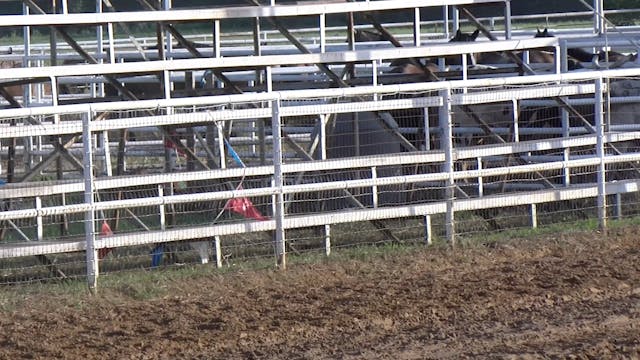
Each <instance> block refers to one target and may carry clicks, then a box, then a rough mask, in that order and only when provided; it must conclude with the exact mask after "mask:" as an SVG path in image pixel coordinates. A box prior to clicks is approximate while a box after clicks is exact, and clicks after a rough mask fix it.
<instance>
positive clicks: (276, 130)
mask: <svg viewBox="0 0 640 360" xmlns="http://www.w3.org/2000/svg"><path fill="white" fill-rule="evenodd" d="M271 110H272V116H271V132H272V135H273V182H274V186H275V187H276V188H277V193H276V195H275V196H274V199H275V203H274V214H273V217H274V219H275V222H276V230H275V239H274V240H275V242H276V266H278V268H280V269H283V270H284V269H286V268H287V261H286V254H285V234H284V193H283V191H282V187H283V185H284V177H283V174H282V132H281V130H282V129H281V126H280V125H281V124H280V99H276V100H273V101H272V102H271Z"/></svg>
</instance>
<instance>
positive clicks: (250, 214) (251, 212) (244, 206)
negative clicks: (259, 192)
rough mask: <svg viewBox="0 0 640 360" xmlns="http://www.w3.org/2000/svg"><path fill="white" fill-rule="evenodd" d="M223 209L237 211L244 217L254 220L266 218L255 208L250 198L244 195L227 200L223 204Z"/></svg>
mask: <svg viewBox="0 0 640 360" xmlns="http://www.w3.org/2000/svg"><path fill="white" fill-rule="evenodd" d="M224 208H225V209H228V210H231V211H233V212H234V213H238V214H240V215H242V216H244V217H246V218H250V219H256V220H260V221H262V220H266V219H267V218H266V217H264V216H262V214H260V211H258V209H256V207H255V206H254V205H253V203H252V202H251V200H249V198H246V197H241V198H234V199H230V200H229V201H227V203H226V204H225V206H224Z"/></svg>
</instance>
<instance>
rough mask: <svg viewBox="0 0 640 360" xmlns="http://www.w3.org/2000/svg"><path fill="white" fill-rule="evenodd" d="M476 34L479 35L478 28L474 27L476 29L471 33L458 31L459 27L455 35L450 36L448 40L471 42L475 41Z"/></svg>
mask: <svg viewBox="0 0 640 360" xmlns="http://www.w3.org/2000/svg"><path fill="white" fill-rule="evenodd" d="M478 35H480V29H476V31H474V32H472V33H471V34H468V33H463V32H462V31H460V29H458V30H457V31H456V34H455V36H454V37H452V38H451V40H449V42H472V41H476V39H477V38H478Z"/></svg>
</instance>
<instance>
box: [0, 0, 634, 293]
mask: <svg viewBox="0 0 640 360" xmlns="http://www.w3.org/2000/svg"><path fill="white" fill-rule="evenodd" d="M141 4H144V5H141V8H140V9H139V11H120V10H119V9H117V8H114V7H113V6H112V4H111V3H110V2H109V1H106V0H102V1H100V0H98V1H97V2H96V8H95V12H92V13H70V12H69V10H68V6H67V4H66V2H65V1H64V0H63V1H62V2H60V3H58V4H56V6H53V7H52V8H49V9H44V8H41V7H39V6H38V4H37V3H35V2H32V1H27V0H25V1H24V14H22V15H3V16H2V20H3V21H2V22H0V26H1V27H3V28H6V29H15V28H16V27H17V28H19V29H21V31H22V33H23V36H22V38H23V43H22V44H2V45H0V52H1V53H2V54H1V55H0V61H2V64H3V66H2V68H1V69H0V95H2V97H3V98H4V101H3V102H2V104H3V107H2V108H1V109H0V128H1V131H0V141H1V144H0V145H1V146H0V159H1V160H2V163H1V164H2V166H1V169H0V177H1V178H2V179H3V184H2V185H0V202H1V204H2V206H3V211H2V212H0V264H2V265H0V271H1V272H2V274H3V277H4V279H6V281H7V282H12V281H18V282H19V281H25V280H33V279H40V278H48V277H70V276H86V277H87V278H88V279H89V280H88V281H89V286H90V288H92V289H95V288H96V286H97V279H98V274H99V273H100V272H101V271H110V270H117V269H122V268H131V267H139V266H143V267H149V266H158V265H159V264H160V263H161V260H163V259H164V260H165V261H166V259H167V258H168V257H169V255H168V254H169V253H178V254H179V256H181V257H182V259H181V260H179V262H185V261H195V262H202V263H208V262H210V261H211V262H213V263H214V264H216V265H217V266H223V265H224V264H225V263H227V264H229V263H230V262H232V261H236V260H235V259H240V258H254V257H263V256H274V257H275V259H276V265H277V266H279V267H282V268H284V267H286V255H287V254H288V253H291V252H293V253H294V254H296V255H301V254H302V253H304V252H305V251H321V252H323V253H325V254H326V255H329V254H330V253H331V249H333V248H335V247H337V246H338V247H339V246H349V245H353V244H363V243H367V244H370V243H378V242H407V241H426V242H427V243H430V242H431V241H432V239H433V238H438V237H439V238H443V239H446V240H447V241H449V242H450V243H451V244H455V242H456V238H457V237H459V236H465V234H472V233H474V232H478V231H480V230H483V231H485V230H486V231H496V230H502V229H504V228H508V227H523V226H524V227H530V226H534V227H535V226H537V225H538V223H539V222H550V221H551V220H549V219H550V218H554V217H556V218H557V214H558V213H567V212H569V213H580V214H581V215H580V216H584V217H594V218H597V219H598V220H599V224H600V226H602V227H606V222H607V219H608V218H611V217H620V216H622V215H623V214H625V213H629V214H633V211H634V210H633V209H634V203H633V201H634V199H635V197H636V196H637V194H636V193H637V191H638V174H639V172H640V170H639V169H638V165H637V161H638V160H640V154H639V153H638V152H637V151H638V149H637V146H636V142H637V140H638V138H639V137H640V132H639V131H638V130H639V129H638V128H637V127H636V123H637V122H636V121H635V117H636V116H637V114H638V113H639V112H638V111H636V109H635V107H636V106H637V105H636V103H637V101H638V96H640V85H638V83H637V82H636V78H637V77H638V76H639V75H640V69H638V68H636V66H635V65H636V61H637V56H636V54H637V50H638V46H637V43H636V42H635V40H634V38H635V37H636V36H637V34H638V33H637V31H638V30H637V29H635V28H634V27H633V26H629V27H619V28H618V27H614V28H615V30H616V31H615V32H612V31H611V24H607V22H606V14H605V12H604V11H603V10H602V1H599V0H596V1H594V4H593V9H592V11H591V12H590V13H589V14H590V18H591V19H593V20H592V21H590V23H589V26H587V27H584V28H581V29H557V31H554V33H555V36H552V37H539V38H535V37H534V35H535V34H536V31H535V29H531V28H523V29H520V28H515V27H514V26H513V24H512V22H513V21H514V20H513V18H514V17H513V16H512V14H511V7H510V1H508V0H501V1H495V0H437V1H436V0H407V1H402V2H398V1H393V0H376V1H373V0H369V1H331V2H316V1H299V2H295V3H293V2H274V1H272V2H271V3H270V4H260V3H258V2H253V3H247V4H238V5H233V4H230V5H229V6H226V7H221V8H206V9H187V8H174V7H172V4H171V1H169V0H165V1H161V2H158V3H153V4H152V3H149V2H141ZM433 9H437V11H438V12H440V13H441V14H442V18H441V19H436V20H432V19H430V20H425V19H424V16H425V13H426V11H427V10H433ZM478 9H482V10H483V12H485V13H486V12H491V13H493V15H492V16H491V17H490V18H486V17H485V18H479V17H477V16H476V15H475V12H476V11H477V10H478ZM389 14H391V15H389ZM382 18H385V19H387V18H394V19H398V21H397V23H390V22H384V23H383V22H381V21H380V20H379V19H382ZM488 19H489V20H488ZM496 20H497V21H496ZM340 21H342V25H339V26H336V25H334V24H335V23H336V22H340ZM237 23H250V24H252V26H251V30H250V31H247V32H242V31H239V30H238V28H237V26H236V25H235V24H237ZM329 23H330V24H331V26H329ZM227 26H228V27H229V28H230V30H228V29H227V28H226V27H227ZM194 28H195V29H198V31H199V32H200V34H198V35H187V32H192V31H193V30H192V29H194ZM201 29H209V32H208V33H207V34H204V35H202V31H200V30H201ZM434 29H435V30H434ZM476 29H477V30H478V34H479V35H480V36H479V37H478V38H477V39H475V41H470V42H464V43H460V42H451V41H450V39H451V38H452V37H453V36H454V34H458V31H460V33H459V34H464V33H472V32H473V31H474V30H476ZM538 32H539V31H538ZM42 34H46V35H47V38H46V40H48V41H42V42H41V43H39V42H38V41H36V40H34V38H38V36H37V35H40V39H42V36H41V35H42ZM88 34H89V35H88ZM371 36H372V37H371ZM576 48H580V49H583V50H584V51H586V52H590V53H591V54H592V55H594V56H595V57H594V58H593V61H591V60H578V61H577V62H576V60H575V59H572V58H571V56H572V55H571V54H572V50H573V49H576ZM540 52H544V53H545V54H547V55H550V61H546V62H536V61H534V55H536V54H538V53H540ZM491 54H500V55H501V58H503V59H506V60H507V61H501V62H500V63H480V62H479V61H478V59H481V58H482V56H481V55H491ZM599 54H604V57H603V58H598V57H597V55H599ZM610 56H611V58H610ZM614 56H616V58H615V59H613V57H614ZM572 61H574V62H573V63H572ZM571 64H574V66H573V67H572V66H571ZM576 64H577V65H578V66H577V68H578V69H577V70H576V66H575V65H576ZM409 69H414V70H412V71H409ZM415 69H417V70H418V71H415ZM523 214H524V215H523ZM569 217H571V216H569ZM470 219H471V220H470ZM523 219H524V220H523ZM407 224H409V225H407ZM344 228H347V229H358V230H357V231H354V230H347V231H346V234H344V233H339V232H338V231H343V232H344V230H341V229H344ZM332 229H333V230H332ZM347 235H351V236H350V237H349V236H347Z"/></svg>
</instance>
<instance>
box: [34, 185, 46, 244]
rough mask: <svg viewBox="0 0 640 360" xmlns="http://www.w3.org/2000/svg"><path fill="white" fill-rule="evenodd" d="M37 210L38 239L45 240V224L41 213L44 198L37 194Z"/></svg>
mask: <svg viewBox="0 0 640 360" xmlns="http://www.w3.org/2000/svg"><path fill="white" fill-rule="evenodd" d="M36 210H37V211H38V215H37V216H36V227H37V228H36V234H37V235H36V239H37V240H38V241H42V240H44V224H43V221H42V214H41V213H40V210H42V198H41V197H40V196H36Z"/></svg>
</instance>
